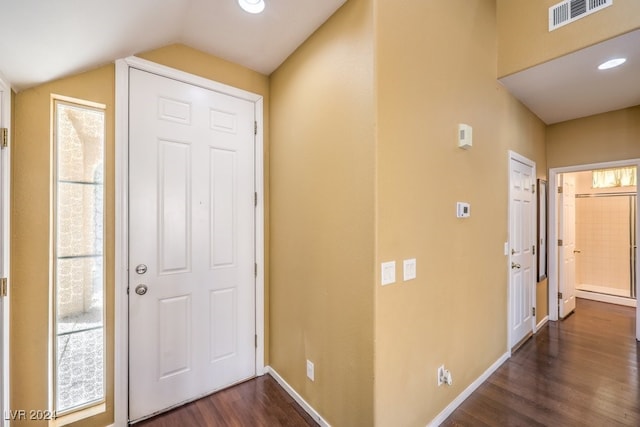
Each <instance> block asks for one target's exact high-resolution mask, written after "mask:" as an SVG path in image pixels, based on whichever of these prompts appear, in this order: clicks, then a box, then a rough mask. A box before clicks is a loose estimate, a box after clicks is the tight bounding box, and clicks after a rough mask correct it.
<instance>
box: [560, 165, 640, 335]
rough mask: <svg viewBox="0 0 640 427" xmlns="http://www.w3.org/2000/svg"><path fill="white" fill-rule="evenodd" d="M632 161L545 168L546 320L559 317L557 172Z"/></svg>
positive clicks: (639, 310)
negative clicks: (546, 186) (547, 196)
mask: <svg viewBox="0 0 640 427" xmlns="http://www.w3.org/2000/svg"><path fill="white" fill-rule="evenodd" d="M630 165H635V166H636V167H638V168H640V159H626V160H617V161H611V162H602V163H590V164H583V165H574V166H563V167H558V168H552V169H549V220H548V222H547V225H548V233H549V237H548V241H549V242H553V243H555V244H550V245H549V247H548V250H549V253H548V255H549V257H548V262H549V264H548V266H547V267H548V272H549V274H548V278H549V293H548V304H549V320H551V321H555V320H558V319H559V316H558V314H559V311H560V309H559V305H560V301H559V299H558V292H560V287H559V282H560V272H559V267H560V266H559V265H558V264H559V263H558V261H559V259H560V256H559V252H560V251H559V249H560V248H559V246H558V245H557V241H558V239H559V230H558V223H559V221H558V217H559V215H560V213H559V211H560V206H558V183H559V180H560V176H561V175H562V174H565V173H570V172H581V171H589V170H596V169H612V168H616V167H624V166H630ZM636 195H637V196H638V197H636V202H637V206H636V208H637V209H638V211H640V186H636ZM639 225H640V215H636V227H635V231H636V241H638V240H639V239H640V227H639ZM637 252H638V250H637V248H636V258H635V259H636V271H640V259H638V256H637ZM635 323H636V340H637V341H640V304H636V322H635Z"/></svg>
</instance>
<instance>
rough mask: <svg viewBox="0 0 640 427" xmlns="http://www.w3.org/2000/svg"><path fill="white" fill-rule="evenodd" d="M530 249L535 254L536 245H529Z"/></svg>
mask: <svg viewBox="0 0 640 427" xmlns="http://www.w3.org/2000/svg"><path fill="white" fill-rule="evenodd" d="M531 249H533V254H534V255H535V254H536V245H533V246H531Z"/></svg>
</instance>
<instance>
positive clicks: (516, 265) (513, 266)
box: [511, 262, 520, 268]
mask: <svg viewBox="0 0 640 427" xmlns="http://www.w3.org/2000/svg"><path fill="white" fill-rule="evenodd" d="M511 268H520V264H516V263H515V262H512V263H511Z"/></svg>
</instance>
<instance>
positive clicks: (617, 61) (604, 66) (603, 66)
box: [598, 58, 627, 70]
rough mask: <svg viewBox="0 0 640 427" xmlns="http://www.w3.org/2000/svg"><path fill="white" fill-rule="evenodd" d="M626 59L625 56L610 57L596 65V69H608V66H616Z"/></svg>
mask: <svg viewBox="0 0 640 427" xmlns="http://www.w3.org/2000/svg"><path fill="white" fill-rule="evenodd" d="M626 60H627V58H615V59H610V60H608V61H607V62H603V63H602V64H600V65H598V70H608V69H609V68H614V67H617V66H619V65H622V64H624V63H625V62H626Z"/></svg>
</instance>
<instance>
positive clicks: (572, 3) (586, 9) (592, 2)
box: [549, 0, 613, 31]
mask: <svg viewBox="0 0 640 427" xmlns="http://www.w3.org/2000/svg"><path fill="white" fill-rule="evenodd" d="M612 4H613V0H566V1H563V2H562V3H558V4H556V5H555V6H551V7H550V8H549V31H553V30H555V29H556V28H560V27H562V26H563V25H567V24H568V23H570V22H573V21H576V20H578V19H580V18H584V17H585V16H587V15H590V14H592V13H594V12H597V11H599V10H601V9H604V8H605V7H609V6H611V5H612Z"/></svg>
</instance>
